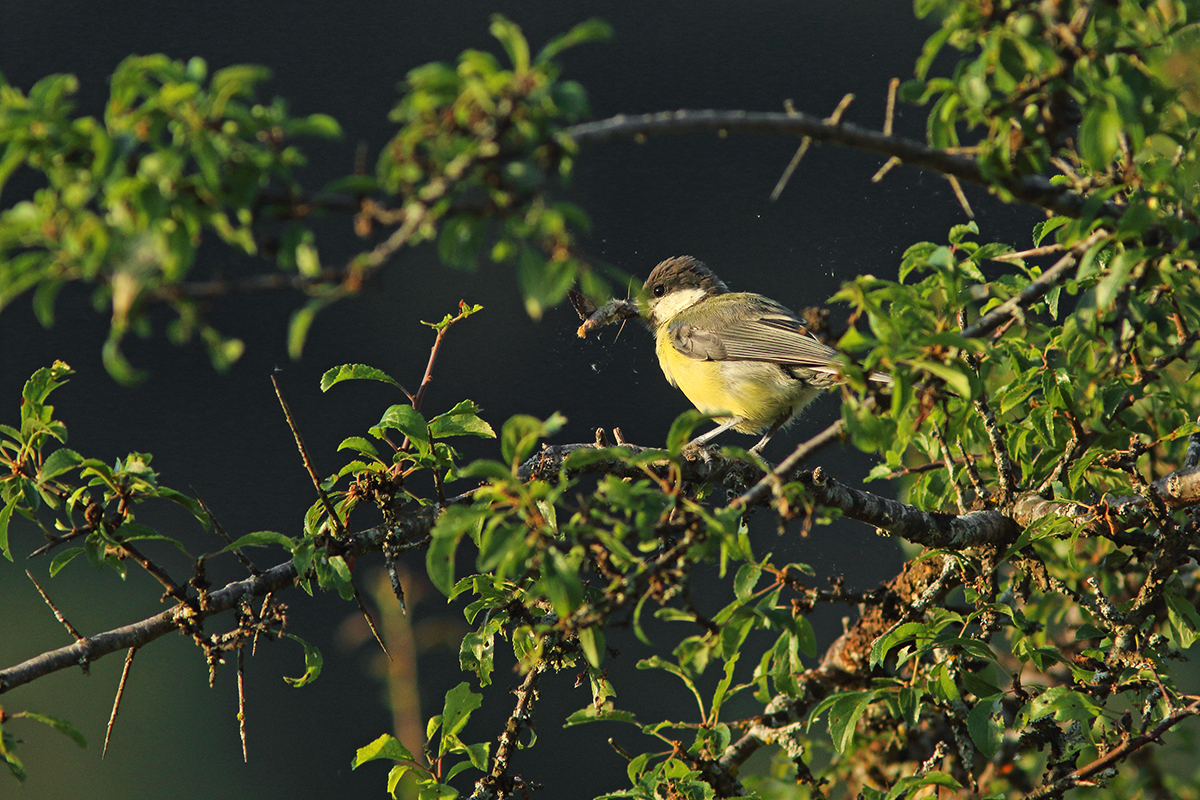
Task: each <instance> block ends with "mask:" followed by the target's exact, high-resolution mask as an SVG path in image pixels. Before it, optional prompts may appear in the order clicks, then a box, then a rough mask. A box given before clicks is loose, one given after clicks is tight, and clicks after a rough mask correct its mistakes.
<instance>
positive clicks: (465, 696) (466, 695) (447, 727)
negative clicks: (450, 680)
mask: <svg viewBox="0 0 1200 800" xmlns="http://www.w3.org/2000/svg"><path fill="white" fill-rule="evenodd" d="M482 704H483V695H481V694H475V693H474V692H472V691H471V687H470V686H469V685H468V684H467V683H466V681H463V682H462V683H460V684H458V685H457V686H455V687H454V688H453V689H451V690H450V691H448V692H446V702H445V705H444V707H443V709H442V741H441V746H440V747H439V749H438V755H439V756H443V755H445V754H446V753H447V752H449V751H450V748H451V747H452V745H453V742H454V740H455V739H457V737H458V734H459V732H460V731H462V729H463V728H465V727H466V726H467V722H468V720H470V719H471V713H472V712H473V711H475V709H477V708H479V707H480V706H481V705H482Z"/></svg>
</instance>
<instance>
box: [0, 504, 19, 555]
mask: <svg viewBox="0 0 1200 800" xmlns="http://www.w3.org/2000/svg"><path fill="white" fill-rule="evenodd" d="M17 500H18V498H15V497H14V498H13V499H12V500H10V501H8V503H7V504H6V505H5V506H4V508H0V555H3V556H4V557H5V558H7V559H8V560H9V561H12V560H13V557H12V550H11V549H9V546H8V520H9V518H11V517H12V512H13V509H14V508H16V506H17Z"/></svg>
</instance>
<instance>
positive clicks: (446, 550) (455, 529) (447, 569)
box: [425, 506, 486, 597]
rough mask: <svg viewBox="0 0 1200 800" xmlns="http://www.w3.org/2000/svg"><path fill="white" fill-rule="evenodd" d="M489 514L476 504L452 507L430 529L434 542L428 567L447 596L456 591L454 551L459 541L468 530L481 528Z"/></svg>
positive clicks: (435, 582)
mask: <svg viewBox="0 0 1200 800" xmlns="http://www.w3.org/2000/svg"><path fill="white" fill-rule="evenodd" d="M485 513H486V511H485V510H481V509H478V508H475V507H473V506H450V507H449V508H447V509H446V510H445V511H443V512H442V513H441V516H439V517H438V520H437V522H436V523H435V524H434V526H433V530H432V531H431V532H430V533H431V536H432V541H430V543H429V549H428V550H426V551H425V569H426V571H427V572H428V573H429V580H430V581H431V582H432V583H433V585H434V587H436V588H437V590H438V591H439V592H441V593H442V594H444V595H446V596H447V597H449V596H450V593H451V592H452V591H453V590H454V554H455V552H456V551H457V550H458V542H459V540H460V539H462V537H463V536H464V535H465V534H466V533H467V532H468V531H470V530H472V529H474V530H476V531H478V530H479V526H480V525H481V524H482V523H483V516H484V514H485Z"/></svg>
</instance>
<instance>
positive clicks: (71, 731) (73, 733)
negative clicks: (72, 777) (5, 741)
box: [12, 711, 87, 748]
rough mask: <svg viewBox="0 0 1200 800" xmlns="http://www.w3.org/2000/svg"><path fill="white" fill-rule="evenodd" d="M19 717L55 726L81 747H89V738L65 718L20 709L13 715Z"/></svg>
mask: <svg viewBox="0 0 1200 800" xmlns="http://www.w3.org/2000/svg"><path fill="white" fill-rule="evenodd" d="M18 717H20V718H23V719H31V720H33V721H34V722H40V723H42V724H43V725H49V726H50V727H51V728H54V730H56V731H58V732H59V733H61V734H63V735H64V736H66V737H67V738H68V739H70V740H71V741H73V742H74V743H75V744H77V745H79V746H80V747H83V748H86V747H87V739H85V738H83V734H82V733H80V732H79V730H78V729H77V728H76V727H75V726H74V725H72V724H71V723H69V722H67V721H66V720H65V719H59V718H58V717H51V716H48V715H46V714H38V713H36V712H34V711H18V712H17V713H15V714H13V715H12V718H13V719H16V718H18Z"/></svg>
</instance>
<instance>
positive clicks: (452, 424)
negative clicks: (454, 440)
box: [429, 400, 496, 439]
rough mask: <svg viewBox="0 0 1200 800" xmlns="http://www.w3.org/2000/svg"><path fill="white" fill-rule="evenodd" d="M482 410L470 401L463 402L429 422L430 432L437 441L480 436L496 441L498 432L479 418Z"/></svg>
mask: <svg viewBox="0 0 1200 800" xmlns="http://www.w3.org/2000/svg"><path fill="white" fill-rule="evenodd" d="M481 410H482V409H480V408H479V406H477V405H475V403H474V402H472V401H470V400H463V401H462V402H460V403H458V404H457V405H456V406H454V408H452V409H450V410H449V411H447V412H445V413H442V414H438V415H437V416H436V417H434V418H433V419H431V420H429V432H430V433H431V434H433V438H435V439H445V438H448V437H450V436H478V437H480V438H483V439H495V438H496V432H495V431H494V430H492V426H491V425H489V424H487V423H486V422H484V421H483V420H482V419H480V418H479V412H480V411H481Z"/></svg>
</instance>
